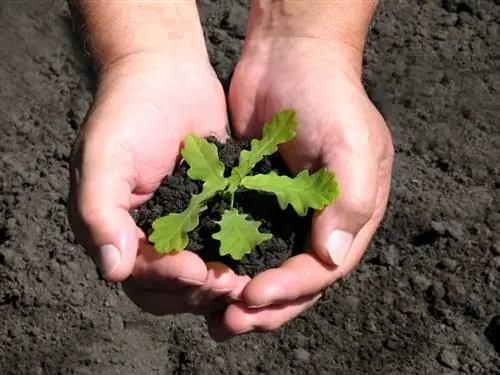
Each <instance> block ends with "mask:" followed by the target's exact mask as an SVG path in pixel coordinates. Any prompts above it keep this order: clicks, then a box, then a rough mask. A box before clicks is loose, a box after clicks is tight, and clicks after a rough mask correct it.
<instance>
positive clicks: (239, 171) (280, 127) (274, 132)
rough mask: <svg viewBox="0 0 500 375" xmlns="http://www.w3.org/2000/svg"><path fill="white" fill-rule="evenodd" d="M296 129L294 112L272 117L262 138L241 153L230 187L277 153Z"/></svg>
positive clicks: (263, 130) (232, 174) (231, 177)
mask: <svg viewBox="0 0 500 375" xmlns="http://www.w3.org/2000/svg"><path fill="white" fill-rule="evenodd" d="M296 129H297V121H296V119H295V110H293V109H286V110H284V111H282V112H279V113H277V114H276V115H274V117H273V118H272V120H271V122H269V123H267V124H265V125H264V127H263V129H262V134H263V135H262V138H261V139H252V140H251V141H250V149H249V150H243V151H242V152H241V154H240V160H239V164H238V166H237V167H235V168H234V169H233V170H232V173H231V176H230V178H229V181H230V186H231V187H232V188H234V187H235V186H237V184H239V183H240V182H241V180H242V179H243V177H245V176H246V175H247V174H248V173H250V171H251V170H252V168H253V167H255V165H256V164H257V163H258V162H260V161H261V160H262V159H263V158H264V157H265V156H268V155H272V154H274V153H275V152H276V151H278V145H280V144H282V143H285V142H288V141H290V140H292V139H293V138H294V137H295V130H296ZM235 190H236V189H235Z"/></svg>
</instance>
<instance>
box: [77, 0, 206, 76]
mask: <svg viewBox="0 0 500 375" xmlns="http://www.w3.org/2000/svg"><path fill="white" fill-rule="evenodd" d="M68 1H69V4H70V7H71V9H72V12H73V14H74V15H75V16H77V17H78V18H79V20H80V23H81V24H82V25H81V27H83V29H84V36H85V40H86V46H87V49H88V50H89V51H90V52H91V54H92V55H93V57H94V59H95V60H96V62H97V63H98V65H100V66H102V65H107V64H111V63H112V62H114V61H116V60H118V59H120V58H122V57H126V56H130V55H134V54H137V53H140V52H153V53H155V52H159V53H163V52H168V51H169V50H174V52H173V53H176V54H179V53H180V54H182V53H183V52H186V53H188V52H193V51H192V50H193V49H197V48H198V49H202V48H203V47H204V43H193V40H195V41H199V39H200V35H201V39H203V37H202V36H203V32H202V30H201V25H200V21H199V16H198V10H197V7H196V2H195V0H185V1H173V0H163V1H153V2H149V1H144V2H141V1H136V0H122V1H109V0H68ZM200 52H201V51H200Z"/></svg>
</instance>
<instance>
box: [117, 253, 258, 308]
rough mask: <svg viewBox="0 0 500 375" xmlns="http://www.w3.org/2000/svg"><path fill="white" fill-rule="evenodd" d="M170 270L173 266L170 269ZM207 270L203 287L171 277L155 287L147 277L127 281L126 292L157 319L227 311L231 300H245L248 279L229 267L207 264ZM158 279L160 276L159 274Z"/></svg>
mask: <svg viewBox="0 0 500 375" xmlns="http://www.w3.org/2000/svg"><path fill="white" fill-rule="evenodd" d="M187 253H188V252H183V253H179V254H178V255H181V254H187ZM191 255H194V254H191ZM184 259H187V258H186V257H184ZM170 266H172V264H170V265H168V267H170ZM207 268H208V272H207V273H206V275H207V277H206V280H205V282H204V283H203V284H202V285H200V286H192V282H191V281H185V280H179V279H171V277H172V275H171V274H167V275H166V277H167V279H164V280H163V282H162V283H160V280H159V279H156V280H154V283H151V281H153V280H152V279H151V278H149V275H147V274H146V275H141V276H142V277H140V278H137V276H135V277H132V278H130V279H128V280H127V281H125V283H124V285H126V286H125V290H126V293H127V295H128V296H129V297H130V298H131V299H132V300H133V301H134V303H136V304H137V305H138V306H139V307H140V308H142V309H143V310H144V311H146V312H149V313H151V314H154V315H166V314H174V313H196V314H209V313H211V312H214V311H221V310H223V308H225V306H226V305H227V303H228V300H229V301H234V300H235V299H236V298H241V297H240V295H241V293H242V290H243V289H244V287H245V286H246V284H247V283H248V281H250V278H249V277H248V276H238V275H236V274H235V273H234V272H233V271H232V270H230V269H228V268H227V267H226V266H225V265H223V264H221V263H216V262H213V263H209V264H207ZM163 272H164V271H163ZM145 276H146V277H145ZM156 277H159V275H158V274H156Z"/></svg>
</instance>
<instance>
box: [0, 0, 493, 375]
mask: <svg viewBox="0 0 500 375" xmlns="http://www.w3.org/2000/svg"><path fill="white" fill-rule="evenodd" d="M199 3H200V6H201V10H202V14H203V21H204V24H205V26H206V32H207V42H208V46H209V48H210V52H211V55H212V62H213V64H214V67H215V68H216V69H217V72H218V73H219V75H220V77H221V79H226V78H227V77H228V76H229V74H230V72H231V69H232V66H233V64H234V61H235V59H236V58H237V56H238V53H239V51H240V47H241V43H242V40H243V37H244V30H245V22H246V14H247V6H248V4H247V1H241V0H240V1H239V2H236V1H229V0H221V1H208V0H205V1H200V2H199ZM499 51H500V3H499V2H498V1H497V0H489V1H487V0H482V1H477V0H476V1H468V0H463V1H453V0H447V1H445V0H442V1H440V0H427V1H415V2H409V1H408V2H406V1H398V0H387V1H382V4H381V6H380V9H379V13H378V16H377V19H376V21H375V23H374V25H373V28H372V32H371V35H370V42H369V45H368V47H367V50H366V60H365V73H364V75H365V81H366V84H367V87H368V88H369V89H370V91H371V92H372V93H373V95H374V97H375V98H376V101H377V104H378V105H379V106H380V108H381V109H382V111H383V112H384V114H385V116H386V118H387V120H388V122H389V124H390V126H391V129H392V132H393V135H394V139H395V144H396V150H397V157H396V162H395V170H394V178H393V187H392V195H391V201H390V206H389V209H388V216H387V219H386V220H385V222H384V224H383V226H382V227H381V229H380V231H379V232H378V234H377V236H376V238H375V240H374V241H373V244H372V246H371V248H370V250H369V251H368V253H367V255H366V257H365V259H364V261H363V262H362V264H361V265H360V266H359V267H358V269H357V270H356V272H354V273H353V274H352V276H351V277H349V278H348V279H347V280H345V281H343V282H341V283H339V284H337V285H335V286H333V287H332V288H331V289H329V291H328V293H327V294H326V296H325V297H324V298H323V299H322V300H321V301H320V302H319V303H318V304H317V305H316V306H315V307H314V308H312V309H311V310H310V311H308V312H307V313H306V314H304V315H303V316H302V317H300V318H298V319H296V320H294V321H293V322H292V323H290V324H288V325H286V326H285V327H284V328H282V329H281V330H279V331H278V332H276V333H274V334H267V335H248V336H244V337H240V338H237V339H235V340H232V341H230V342H227V343H223V344H216V343H215V342H213V341H212V340H210V339H209V337H208V336H207V334H206V329H205V326H204V324H203V321H202V320H201V319H199V318H195V317H191V316H174V317H164V318H154V317H151V316H148V315H145V314H143V313H141V312H140V311H138V310H137V308H135V307H134V306H133V305H132V304H131V303H130V302H129V301H128V300H127V299H126V298H125V297H124V295H123V293H122V292H121V291H120V288H119V287H116V286H108V285H105V284H104V283H102V282H100V281H99V280H98V277H97V274H96V272H95V270H94V268H93V266H92V264H91V263H90V261H89V260H88V259H87V258H86V257H84V255H83V254H82V252H81V251H80V249H79V248H78V247H77V246H76V244H75V242H74V239H73V235H72V234H71V231H70V229H69V226H68V223H67V219H66V213H65V212H66V211H65V210H66V208H65V200H66V195H67V188H68V183H67V175H68V156H69V151H70V146H71V144H72V142H73V141H74V139H75V135H76V131H77V129H78V126H79V124H80V123H81V121H82V119H83V116H84V115H85V113H86V110H87V108H88V104H89V101H90V99H91V92H92V89H93V88H92V80H91V74H90V71H91V70H90V68H89V65H88V64H87V61H86V60H85V58H84V55H83V54H82V51H81V48H80V44H79V43H78V42H77V41H76V40H75V39H74V37H73V35H72V30H71V18H70V16H69V14H68V11H67V9H66V5H65V2H64V1H62V0H57V1H56V0H54V1H48V0H44V1H31V2H27V1H23V2H13V1H10V2H3V3H1V4H0V87H1V90H0V126H1V136H0V283H1V284H0V314H1V317H2V323H1V324H0V368H1V369H2V370H1V371H0V372H1V373H2V374H16V375H20V374H102V375H108V374H123V375H124V374H207V375H208V374H387V375H393V374H394V375H396V374H398V375H399V374H419V375H420V374H500V357H499V355H498V354H497V352H496V351H495V344H496V345H497V346H500V318H495V317H496V316H497V315H499V314H500V298H499V294H498V290H499V287H500V277H499V275H498V270H499V268H500V167H499V165H498V163H499V161H500V106H499V104H498V103H499V102H500V100H499V99H500V52H499ZM495 337H496V339H495ZM497 350H500V348H498V347H497Z"/></svg>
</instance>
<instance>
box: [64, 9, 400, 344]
mask: <svg viewBox="0 0 500 375" xmlns="http://www.w3.org/2000/svg"><path fill="white" fill-rule="evenodd" d="M74 5H75V13H77V14H79V15H80V16H81V17H82V18H83V20H84V21H85V23H86V25H87V26H86V32H87V40H88V42H89V43H88V45H89V46H90V49H91V51H92V53H93V56H94V58H95V61H96V64H97V66H99V68H100V79H99V86H98V87H99V89H98V92H97V95H96V99H95V102H94V104H93V106H92V108H91V111H90V113H89V115H88V117H87V120H86V122H85V124H83V126H82V130H81V133H80V136H79V138H78V141H77V143H76V145H75V148H74V153H73V158H72V165H71V193H70V200H69V202H70V207H69V217H70V222H71V225H72V228H73V230H74V232H75V235H76V237H77V239H78V241H79V242H80V243H81V244H82V245H83V246H84V247H85V248H86V249H87V251H88V253H89V255H90V256H91V258H92V259H93V260H94V261H95V262H96V264H97V266H98V267H99V269H100V270H101V273H102V275H103V277H104V278H105V279H106V280H107V281H109V282H123V286H124V289H125V291H126V292H127V294H128V295H129V297H130V298H131V299H132V300H133V301H134V302H135V303H136V304H137V305H138V306H139V307H141V308H142V309H143V310H145V311H147V312H150V313H152V314H156V315H165V314H173V313H184V312H190V313H195V314H202V315H204V316H205V317H206V319H207V323H208V329H209V332H210V334H211V336H212V337H213V338H214V339H216V340H227V339H229V338H231V337H234V336H235V335H238V334H243V333H248V332H252V331H256V332H270V331H274V330H276V329H278V328H279V327H281V326H282V325H284V324H286V323H287V322H289V321H290V320H292V319H294V318H295V317H296V316H298V315H299V314H301V313H302V312H303V311H305V310H306V309H307V308H309V307H311V306H312V305H313V304H314V303H315V302H316V301H317V300H318V299H319V298H320V297H321V294H322V291H323V290H324V289H325V288H327V287H328V286H330V285H332V284H333V283H334V282H335V281H337V280H339V279H340V278H343V277H345V276H346V275H347V274H348V273H349V272H351V271H352V270H353V269H354V268H355V267H356V265H357V264H358V262H359V260H360V259H361V257H362V256H363V253H364V252H365V250H366V248H367V246H368V245H369V243H370V241H371V239H372V237H373V235H374V233H375V232H376V230H377V228H378V226H379V225H380V222H381V220H382V218H383V216H384V213H385V210H386V205H387V200H388V196H389V189H390V181H391V170H392V164H393V158H394V150H393V146H392V139H391V135H390V132H389V130H388V127H387V125H386V123H385V121H384V119H383V117H382V116H381V115H380V113H379V112H378V111H377V109H376V108H375V107H374V106H373V104H372V103H371V101H370V100H369V98H368V97H367V95H366V93H365V91H364V89H363V86H362V84H361V63H362V52H363V48H364V42H365V38H366V33H367V30H368V26H369V22H370V20H371V17H372V15H373V12H374V11H375V8H376V5H377V4H376V2H375V1H373V2H370V1H357V0H352V1H351V2H346V1H342V2H340V1H339V2H337V1H330V2H325V1H313V0H311V1H308V2H307V6H305V2H297V1H286V0H285V1H277V0H276V1H274V0H266V1H264V0H254V1H253V2H252V10H251V14H250V19H249V24H248V30H247V37H246V40H245V45H244V49H243V53H242V57H241V59H240V61H239V62H238V64H237V67H236V70H235V73H234V76H233V80H232V82H231V87H230V93H229V98H228V105H229V110H230V113H231V117H232V123H233V130H234V132H235V134H236V135H237V136H238V137H243V138H248V137H253V136H259V135H260V133H261V126H262V124H263V123H264V122H266V121H268V120H270V118H271V117H272V116H273V114H275V113H276V112H279V111H281V110H283V109H284V108H290V107H291V108H295V109H297V114H298V117H299V121H300V124H301V127H300V128H299V131H298V134H297V137H296V139H295V140H294V142H293V143H291V144H288V145H286V146H284V147H282V148H281V149H280V152H281V154H282V156H283V157H284V159H285V161H286V162H287V164H288V166H289V167H290V169H291V170H292V171H293V172H297V171H299V170H301V169H303V168H308V169H310V170H315V169H317V168H319V167H321V166H326V167H327V168H329V169H330V170H332V171H333V172H334V173H335V174H336V175H337V179H338V181H339V183H340V188H341V196H340V198H339V199H338V200H337V201H336V202H335V203H334V204H333V205H332V206H330V207H327V208H325V209H324V210H322V211H321V212H316V213H315V216H314V219H313V226H312V231H311V235H310V245H309V247H308V249H306V251H305V252H304V253H303V254H300V255H298V256H295V257H293V258H291V259H289V260H287V261H286V262H285V263H284V264H283V265H282V266H281V267H279V268H276V269H271V270H267V271H265V272H262V273H261V274H259V275H257V276H256V277H254V278H253V279H252V280H250V278H249V277H246V276H237V275H235V274H234V272H233V271H231V270H230V269H228V268H227V267H225V266H224V265H222V264H218V263H211V264H204V263H203V262H202V261H201V259H199V258H198V257H197V256H196V255H195V254H194V253H192V252H189V251H184V252H181V253H177V254H175V255H168V256H159V255H158V254H156V253H155V251H154V250H153V249H152V247H151V246H150V245H149V244H147V243H146V241H145V239H144V234H143V233H142V232H141V231H140V230H139V229H138V228H137V227H136V226H135V224H134V222H133V220H132V219H131V218H130V216H129V214H128V212H129V211H130V210H131V209H133V208H134V207H137V206H138V205H140V204H142V203H144V202H145V201H146V200H147V199H149V198H150V197H151V196H152V194H153V193H154V191H155V189H156V188H157V186H158V185H159V183H160V182H161V180H162V179H163V177H164V176H165V175H167V174H169V173H171V172H172V171H173V169H174V167H175V165H176V162H177V161H178V160H179V149H180V146H181V141H182V138H183V137H184V135H185V134H187V133H188V132H194V133H196V134H198V135H200V136H207V135H216V136H217V137H219V138H220V139H221V140H224V139H225V137H226V135H225V130H224V129H225V125H226V123H227V120H228V119H227V116H226V100H225V97H224V92H223V90H222V87H221V85H220V83H219V81H218V80H217V78H216V76H215V74H214V72H213V70H212V68H211V66H210V64H209V61H208V56H207V52H206V49H205V45H204V40H203V34H202V30H201V27H200V23H199V18H198V14H197V9H196V4H195V2H194V1H190V0H188V1H184V2H178V1H177V2H174V1H167V0H165V1H157V2H147V3H139V2H134V1H123V2H119V3H118V2H106V1H104V0H98V1H92V2H90V1H83V0H82V1H79V2H76V3H75V4H74ZM109 25H112V27H110V26H109ZM160 36H161V37H160ZM151 134H154V137H152V136H151Z"/></svg>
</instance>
